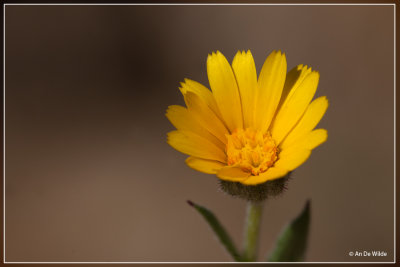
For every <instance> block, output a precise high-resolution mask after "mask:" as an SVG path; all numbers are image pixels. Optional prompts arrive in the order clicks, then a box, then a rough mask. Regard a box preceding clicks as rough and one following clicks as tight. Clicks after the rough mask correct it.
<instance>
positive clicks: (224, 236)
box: [187, 200, 241, 261]
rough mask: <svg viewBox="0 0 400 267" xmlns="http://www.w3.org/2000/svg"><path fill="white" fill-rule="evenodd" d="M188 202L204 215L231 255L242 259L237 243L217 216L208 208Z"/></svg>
mask: <svg viewBox="0 0 400 267" xmlns="http://www.w3.org/2000/svg"><path fill="white" fill-rule="evenodd" d="M187 203H188V204H189V205H190V206H192V207H194V208H195V209H196V210H197V211H198V212H200V214H201V215H202V216H203V217H204V219H205V220H206V221H207V222H208V224H209V225H210V226H211V228H212V230H213V231H214V233H215V234H216V235H217V237H218V239H219V241H221V243H222V245H223V246H224V247H225V248H226V250H227V251H228V252H229V254H231V256H232V257H233V258H234V259H235V260H236V261H241V258H240V254H239V253H238V252H237V250H236V247H235V245H234V244H233V242H232V239H231V238H230V237H229V235H228V233H227V232H226V231H225V229H224V227H223V226H222V225H221V223H220V222H219V221H218V219H217V217H215V215H214V214H213V213H212V212H211V211H210V210H208V209H206V208H204V207H202V206H200V205H197V204H195V203H193V202H192V201H190V200H188V201H187Z"/></svg>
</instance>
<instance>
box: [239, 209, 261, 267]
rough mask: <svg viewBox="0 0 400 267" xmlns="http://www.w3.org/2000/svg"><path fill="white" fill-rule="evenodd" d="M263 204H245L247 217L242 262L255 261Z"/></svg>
mask: <svg viewBox="0 0 400 267" xmlns="http://www.w3.org/2000/svg"><path fill="white" fill-rule="evenodd" d="M263 204H264V202H251V201H249V202H248V204H247V216H246V226H245V237H244V252H243V260H244V261H256V260H257V251H258V237H259V232H260V223H261V215H262V209H263Z"/></svg>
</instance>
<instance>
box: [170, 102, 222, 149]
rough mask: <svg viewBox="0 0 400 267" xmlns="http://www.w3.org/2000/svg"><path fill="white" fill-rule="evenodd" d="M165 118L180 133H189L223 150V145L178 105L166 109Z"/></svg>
mask: <svg viewBox="0 0 400 267" xmlns="http://www.w3.org/2000/svg"><path fill="white" fill-rule="evenodd" d="M166 116H167V118H168V120H169V121H170V122H171V123H172V125H174V126H175V128H176V129H178V130H182V131H190V132H193V133H195V134H197V135H200V136H201V137H203V138H205V139H207V140H209V141H211V142H212V143H213V144H215V145H216V146H218V147H219V148H220V149H221V150H224V149H225V147H226V146H225V144H224V143H223V142H222V141H220V140H219V139H218V138H217V137H215V136H214V135H212V134H211V133H210V132H209V131H208V130H206V129H205V128H204V127H203V126H201V124H200V123H199V122H198V121H197V120H196V118H195V117H194V116H193V115H192V114H190V113H189V111H188V110H187V109H186V108H184V107H182V106H178V105H172V106H169V107H168V109H167V113H166Z"/></svg>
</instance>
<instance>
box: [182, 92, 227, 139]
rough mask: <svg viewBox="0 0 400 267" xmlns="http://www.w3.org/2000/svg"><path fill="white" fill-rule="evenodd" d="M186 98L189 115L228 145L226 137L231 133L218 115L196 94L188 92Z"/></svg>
mask: <svg viewBox="0 0 400 267" xmlns="http://www.w3.org/2000/svg"><path fill="white" fill-rule="evenodd" d="M184 97H185V101H186V105H187V106H188V111H189V113H191V114H192V115H193V117H194V118H195V119H196V120H197V121H198V122H199V123H200V125H201V126H203V127H204V128H205V129H206V130H208V131H209V132H210V133H211V134H213V135H214V136H215V137H217V138H218V139H219V140H220V141H221V142H222V143H224V144H226V142H227V140H226V135H227V134H229V132H228V129H226V128H225V125H224V124H223V123H222V122H221V121H220V119H219V118H218V117H217V115H215V113H214V112H213V111H212V110H211V109H210V108H209V107H208V106H207V104H206V103H205V102H204V101H202V99H201V98H200V97H198V96H197V95H196V94H194V93H192V92H186V93H185V94H184Z"/></svg>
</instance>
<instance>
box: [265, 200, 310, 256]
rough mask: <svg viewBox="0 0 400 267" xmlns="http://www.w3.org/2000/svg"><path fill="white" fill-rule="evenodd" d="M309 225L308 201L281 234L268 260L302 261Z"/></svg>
mask: <svg viewBox="0 0 400 267" xmlns="http://www.w3.org/2000/svg"><path fill="white" fill-rule="evenodd" d="M309 225H310V201H309V200H308V201H307V203H306V206H305V207H304V209H303V211H302V212H301V214H300V215H299V216H298V217H297V218H295V219H294V220H293V221H292V222H291V223H290V224H289V225H288V226H286V228H285V230H284V231H283V233H282V234H281V236H280V237H279V239H278V242H277V243H276V247H275V249H274V250H273V252H272V253H271V254H270V256H269V257H268V261H270V262H292V261H297V262H298V261H303V259H304V254H305V251H306V248H307V239H308V231H309Z"/></svg>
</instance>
